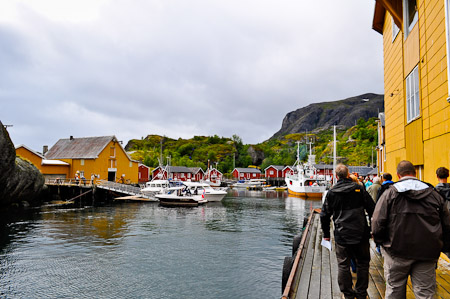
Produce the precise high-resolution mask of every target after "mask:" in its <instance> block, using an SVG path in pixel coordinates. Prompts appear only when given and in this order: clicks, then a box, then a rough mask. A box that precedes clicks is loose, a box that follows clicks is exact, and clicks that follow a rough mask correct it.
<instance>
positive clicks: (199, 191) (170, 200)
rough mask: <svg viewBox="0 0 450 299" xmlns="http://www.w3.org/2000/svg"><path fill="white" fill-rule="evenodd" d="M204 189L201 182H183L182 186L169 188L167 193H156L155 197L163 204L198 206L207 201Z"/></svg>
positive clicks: (170, 205)
mask: <svg viewBox="0 0 450 299" xmlns="http://www.w3.org/2000/svg"><path fill="white" fill-rule="evenodd" d="M190 184H193V183H190ZM204 191H205V189H204V188H203V187H202V186H201V184H198V183H196V184H195V185H189V183H188V182H183V185H182V186H180V187H172V188H169V189H168V192H167V193H164V194H156V195H155V197H156V199H158V200H159V203H160V204H161V205H162V206H169V207H196V206H198V205H200V204H204V203H206V202H207V199H206V198H205V192H204Z"/></svg>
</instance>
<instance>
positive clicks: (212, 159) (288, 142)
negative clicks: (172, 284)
mask: <svg viewBox="0 0 450 299" xmlns="http://www.w3.org/2000/svg"><path fill="white" fill-rule="evenodd" d="M306 139H307V140H311V139H313V140H314V145H313V153H314V154H315V155H316V163H319V162H323V163H327V164H331V163H333V129H328V130H322V131H320V132H318V133H315V134H308V135H306V134H304V133H298V134H289V135H286V136H284V137H282V138H279V139H271V140H267V141H265V142H262V143H259V144H257V145H252V146H253V148H254V149H255V150H258V151H262V152H264V160H263V161H262V163H261V165H256V166H259V167H261V169H265V168H266V167H268V166H269V165H283V166H286V165H293V164H294V162H295V159H296V155H297V144H296V142H297V141H301V142H302V141H303V143H301V144H300V159H301V160H303V161H305V160H306V159H307V155H308V152H309V146H307V145H306V143H304V141H305V140H306ZM376 143H377V123H376V120H375V118H371V119H369V120H368V121H364V119H359V120H358V122H357V125H356V126H354V127H352V128H349V129H348V130H338V131H337V156H338V160H339V161H338V162H342V163H345V164H348V165H367V164H368V163H370V162H371V158H372V151H374V156H375V147H376V145H377V144H376ZM129 146H130V147H131V148H129V149H128V150H129V151H134V152H133V153H132V154H131V156H132V158H133V159H136V160H139V161H142V162H143V163H144V164H145V165H147V166H150V167H157V166H158V165H159V161H158V159H159V158H160V157H162V158H163V160H164V161H165V162H164V163H166V161H167V157H170V158H171V165H178V166H187V167H202V168H203V169H205V170H206V168H207V165H208V160H209V163H210V165H213V166H215V165H216V163H217V167H218V169H219V170H220V171H221V172H222V173H230V172H231V171H232V170H233V167H248V165H250V164H252V158H251V156H250V155H249V153H248V148H249V146H250V145H248V144H243V142H242V139H241V138H240V137H239V136H238V135H233V136H232V138H225V137H219V136H217V135H214V136H209V137H205V136H194V137H193V138H192V139H181V138H179V139H178V140H175V139H171V138H167V137H161V136H157V135H149V136H147V137H146V138H144V139H142V140H137V139H136V140H131V141H130V142H129Z"/></svg>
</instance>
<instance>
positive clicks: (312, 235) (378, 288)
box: [282, 210, 450, 299]
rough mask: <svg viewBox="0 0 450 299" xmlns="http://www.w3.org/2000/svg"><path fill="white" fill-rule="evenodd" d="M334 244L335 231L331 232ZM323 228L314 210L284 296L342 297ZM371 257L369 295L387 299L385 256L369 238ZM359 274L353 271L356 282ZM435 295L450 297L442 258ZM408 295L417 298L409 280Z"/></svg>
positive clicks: (449, 268) (449, 267) (448, 267)
mask: <svg viewBox="0 0 450 299" xmlns="http://www.w3.org/2000/svg"><path fill="white" fill-rule="evenodd" d="M331 237H332V240H331V241H332V244H333V245H334V238H333V233H331ZM321 241H322V230H321V227H320V217H319V212H318V211H317V210H315V211H313V212H312V213H311V216H310V218H309V221H308V224H307V225H306V226H305V228H304V233H303V236H302V239H301V242H300V245H299V248H298V250H297V254H296V255H295V257H294V260H293V265H292V269H291V271H290V273H289V278H288V280H287V282H286V287H285V288H284V290H283V294H282V299H288V298H289V299H294V298H296V299H318V298H320V299H331V298H332V299H337V298H343V296H342V295H341V292H340V290H339V285H338V282H337V272H338V270H337V269H338V267H337V261H336V255H335V251H334V249H333V251H331V253H330V251H329V250H328V249H326V248H324V247H322V246H321V245H320V243H321ZM370 245H371V252H370V255H371V260H370V268H369V287H368V289H367V292H368V298H370V299H379V298H384V292H385V290H386V284H385V280H384V270H383V257H382V256H381V255H380V254H379V253H378V252H377V251H376V248H375V244H374V243H373V242H372V240H370ZM355 280H356V274H353V281H354V282H355ZM436 280H437V287H436V298H442V299H444V298H450V263H449V262H448V259H447V260H446V259H444V258H440V259H439V262H438V268H437V269H436ZM407 298H415V297H414V294H413V291H412V287H411V281H410V280H409V281H408V287H407Z"/></svg>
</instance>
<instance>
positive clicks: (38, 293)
mask: <svg viewBox="0 0 450 299" xmlns="http://www.w3.org/2000/svg"><path fill="white" fill-rule="evenodd" d="M311 207H314V208H315V207H320V201H319V202H318V201H315V202H313V201H308V200H304V199H301V198H297V197H295V198H291V197H288V196H287V194H286V193H285V192H284V193H279V192H258V191H247V190H243V191H242V192H241V191H239V192H236V191H234V190H233V191H230V193H229V194H228V196H227V197H226V198H225V199H224V200H223V201H222V202H218V203H207V204H206V205H204V206H200V207H195V208H164V207H161V206H159V205H158V204H157V203H143V204H142V203H120V204H115V205H113V206H105V207H86V208H77V209H55V208H50V207H49V208H45V209H43V210H42V211H41V212H39V213H37V216H34V217H30V218H28V219H21V221H16V222H13V223H12V224H10V226H9V228H8V230H7V233H6V234H7V235H8V236H9V239H8V241H7V242H6V243H7V245H6V246H5V249H4V250H2V252H1V253H2V254H1V255H0V263H1V270H0V297H6V298H10V297H11V298H36V297H38V298H39V297H52V298H65V297H72V298H73V297H77V298H124V297H126V298H129V297H132V298H163V297H164V298H241V297H244V296H245V297H250V298H277V297H279V296H280V280H281V267H282V264H283V259H284V256H287V255H290V253H291V244H292V238H293V236H294V235H295V234H297V233H298V232H299V231H300V229H301V227H302V225H303V218H304V217H305V216H307V214H308V213H309V209H310V208H311Z"/></svg>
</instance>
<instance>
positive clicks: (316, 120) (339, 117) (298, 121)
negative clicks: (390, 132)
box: [271, 93, 384, 139]
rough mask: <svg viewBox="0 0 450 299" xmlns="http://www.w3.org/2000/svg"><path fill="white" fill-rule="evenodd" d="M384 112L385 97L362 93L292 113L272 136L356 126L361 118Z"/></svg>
mask: <svg viewBox="0 0 450 299" xmlns="http://www.w3.org/2000/svg"><path fill="white" fill-rule="evenodd" d="M382 111H384V96H383V95H380V94H374V93H366V94H362V95H360V96H356V97H352V98H348V99H344V100H340V101H335V102H323V103H316V104H311V105H308V106H307V107H303V108H300V109H297V110H295V111H292V112H289V113H288V114H287V115H286V116H285V117H284V119H283V123H282V125H281V129H280V130H279V131H278V132H276V133H275V134H274V135H273V136H272V137H271V139H273V138H279V137H282V136H285V135H287V134H293V133H304V132H305V131H308V132H314V131H317V130H323V129H328V128H330V127H331V126H333V125H337V126H340V127H342V128H349V127H351V126H354V125H355V123H356V121H358V119H360V118H363V119H364V120H366V121H367V120H368V119H369V118H371V117H378V112H382Z"/></svg>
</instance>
